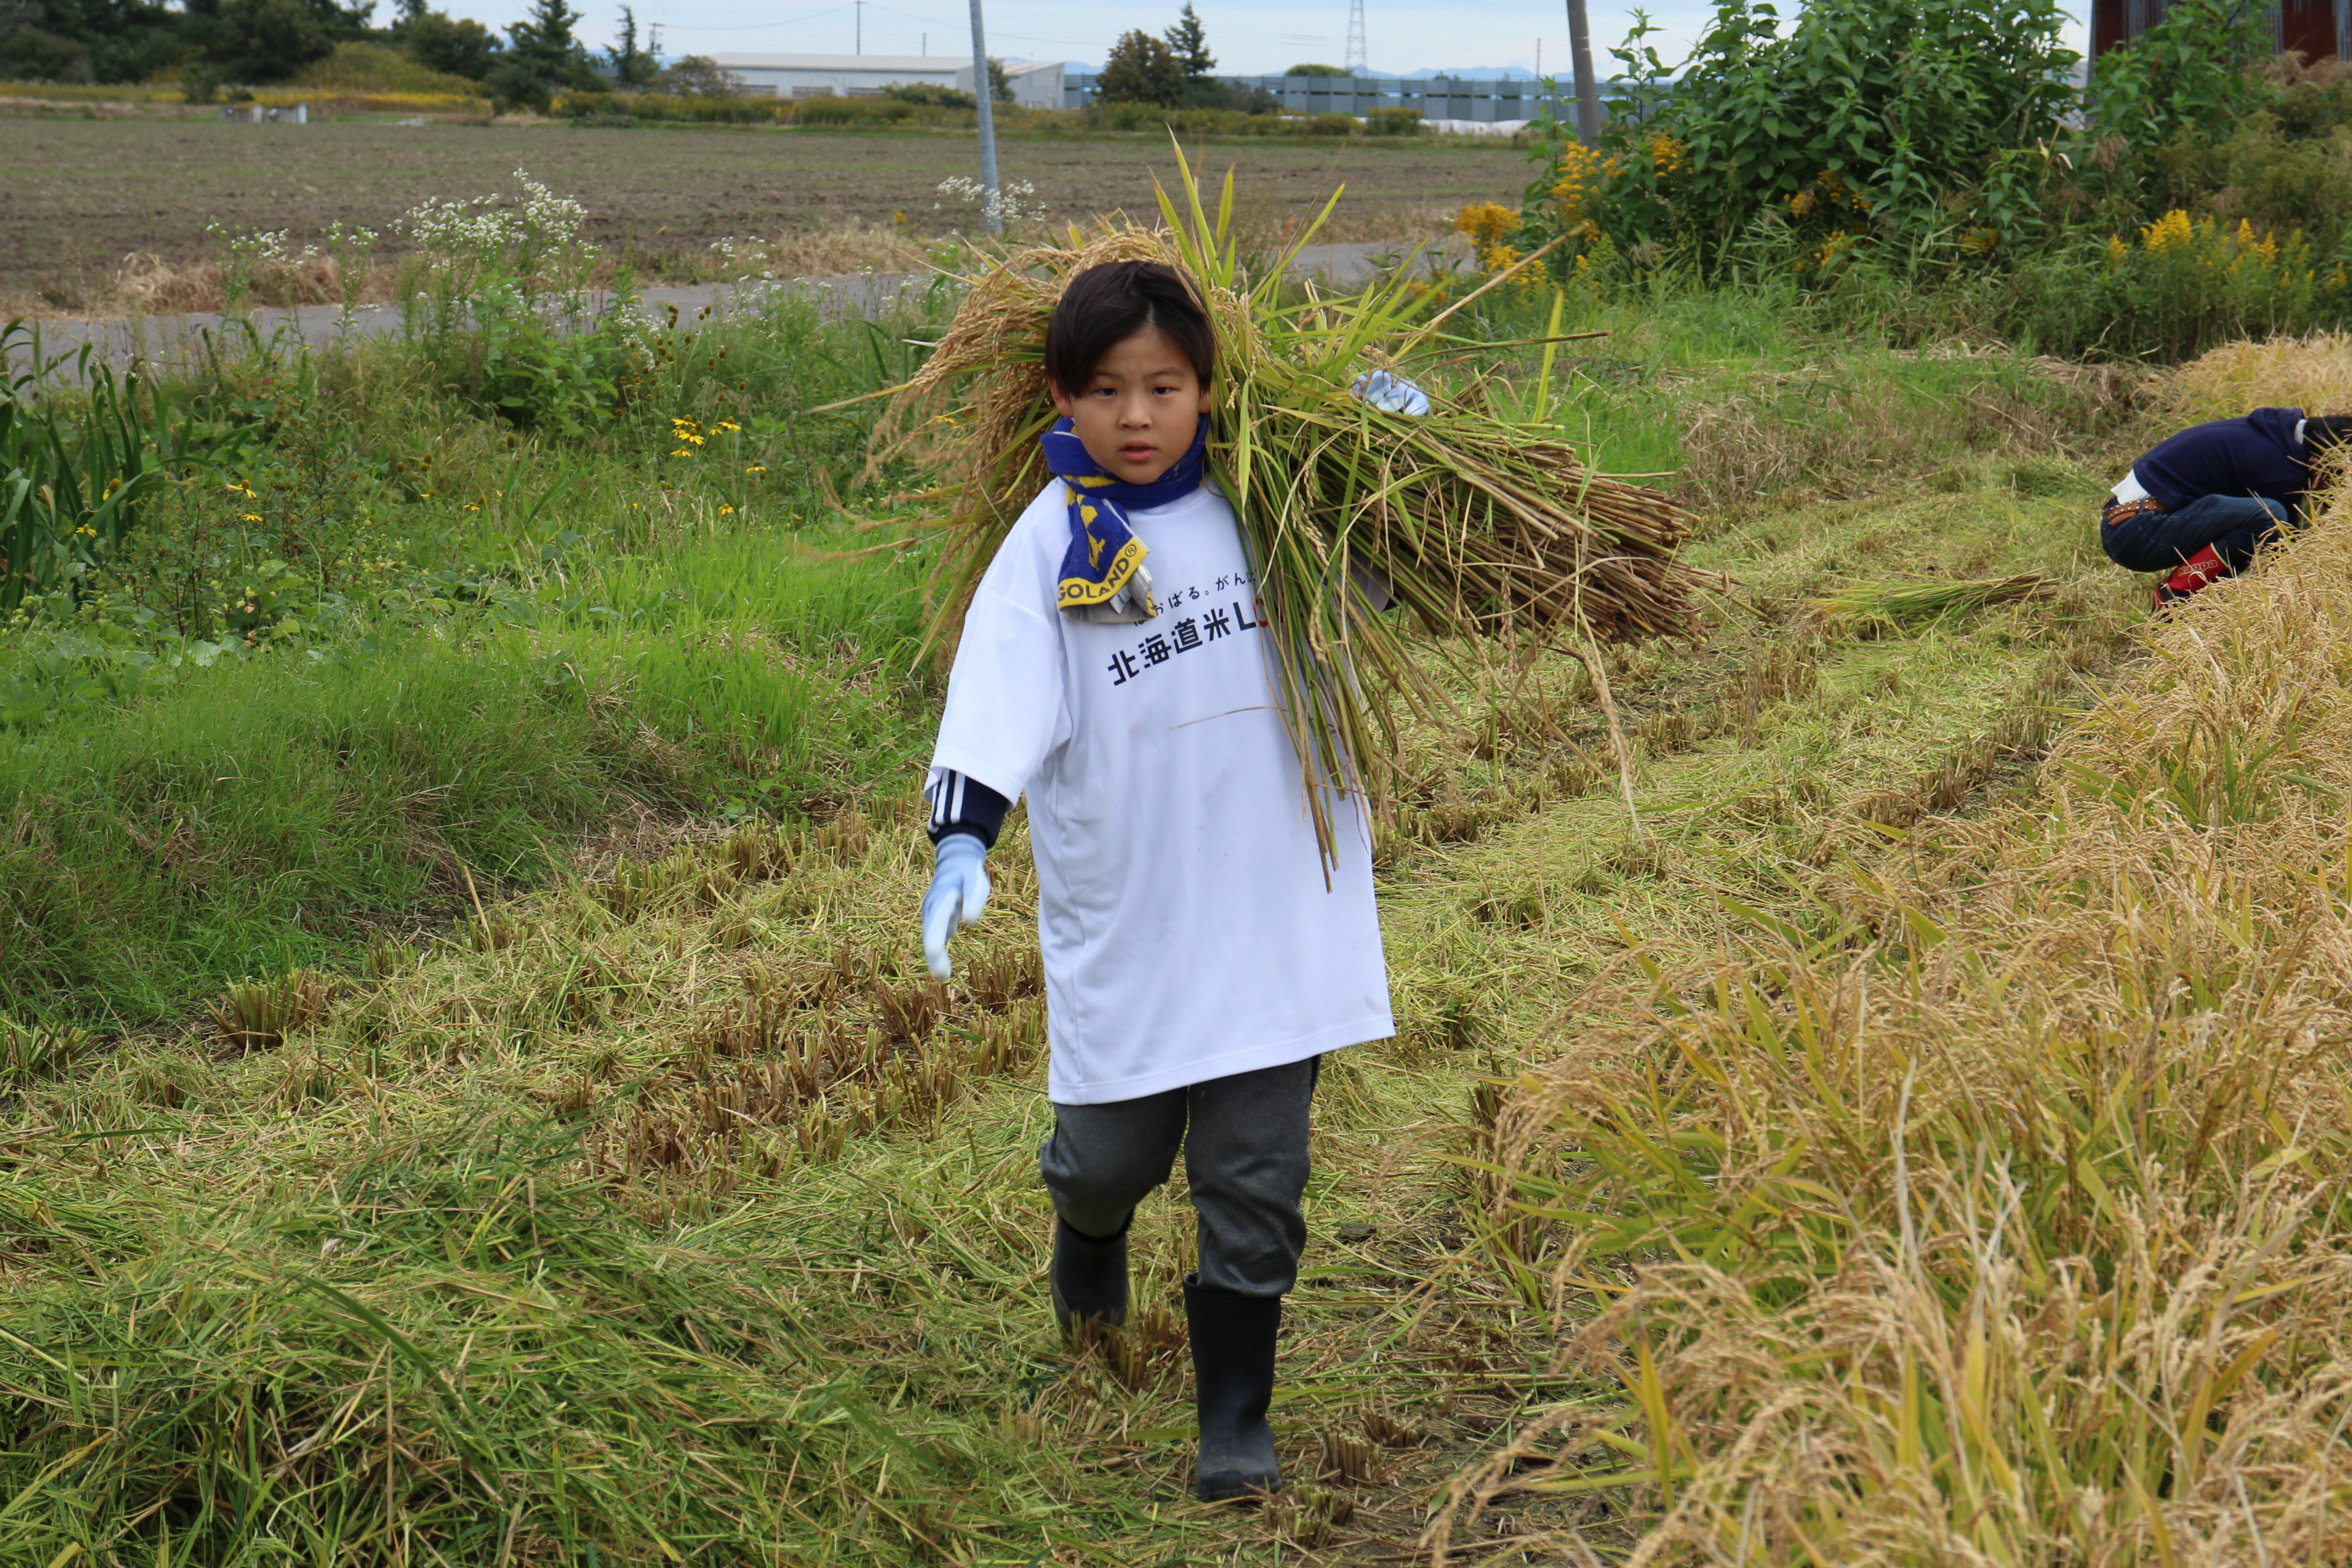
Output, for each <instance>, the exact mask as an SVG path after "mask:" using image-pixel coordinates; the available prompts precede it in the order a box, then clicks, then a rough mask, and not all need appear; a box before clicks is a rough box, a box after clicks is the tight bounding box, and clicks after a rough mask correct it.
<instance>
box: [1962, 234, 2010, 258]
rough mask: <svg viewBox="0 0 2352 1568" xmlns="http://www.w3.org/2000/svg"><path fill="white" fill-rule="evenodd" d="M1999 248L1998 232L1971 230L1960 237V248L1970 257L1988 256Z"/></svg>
mask: <svg viewBox="0 0 2352 1568" xmlns="http://www.w3.org/2000/svg"><path fill="white" fill-rule="evenodd" d="M1960 248H1961V249H1962V250H1965V251H1967V252H1968V253H1969V255H1970V256H1990V255H1991V254H1992V253H1993V252H1994V251H1995V250H1997V249H1999V248H2000V230H1999V229H1997V228H1972V229H1969V231H1968V232H1967V233H1965V234H1963V235H1961V236H1960Z"/></svg>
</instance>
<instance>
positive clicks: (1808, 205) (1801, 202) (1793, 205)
mask: <svg viewBox="0 0 2352 1568" xmlns="http://www.w3.org/2000/svg"><path fill="white" fill-rule="evenodd" d="M1812 210H1813V193H1812V192H1811V191H1798V192H1796V193H1795V194H1793V195H1790V197H1789V213H1790V216H1792V217H1802V216H1805V215H1806V214H1807V213H1809V212H1811V211H1812Z"/></svg>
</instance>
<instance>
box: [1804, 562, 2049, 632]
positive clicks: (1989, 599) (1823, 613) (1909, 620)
mask: <svg viewBox="0 0 2352 1568" xmlns="http://www.w3.org/2000/svg"><path fill="white" fill-rule="evenodd" d="M2057 588H2058V580H2057V579H2056V578H2055V577H2053V576H2051V575H2050V574H2047V573H2044V572H2025V573H2021V574H2018V575H2017V576H2014V577H1980V578H1952V577H1937V578H1933V579H1930V580H1928V581H1926V582H1912V583H1848V584H1845V585H1844V586H1843V587H1842V588H1839V589H1837V590H1836V591H1835V592H1833V593H1830V594H1826V595H1822V597H1821V598H1818V599H1811V600H1808V601H1806V604H1805V608H1806V610H1807V611H1808V612H1809V613H1810V614H1811V616H1813V617H1814V618H1815V619H1818V620H1821V621H1824V622H1831V623H1841V622H1842V623H1844V624H1846V625H1848V626H1882V627H1886V628H1889V629H1893V628H1897V627H1902V626H1918V625H1920V624H1921V623H1923V622H1928V621H1939V620H1942V619H1944V618H1945V617H1946V616H1962V615H1967V614H1968V613H1969V612H1970V611H1971V610H1981V609H1983V608H1985V607H1986V606H1988V605H2006V604H2010V603H2012V602H2014V601H2016V600H2019V599H2041V598H2047V597H2048V596H2049V595H2052V594H2053V593H2055V592H2057Z"/></svg>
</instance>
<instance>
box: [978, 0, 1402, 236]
mask: <svg viewBox="0 0 2352 1568" xmlns="http://www.w3.org/2000/svg"><path fill="white" fill-rule="evenodd" d="M1361 3H1362V0H1358V4H1361ZM971 95H972V97H974V98H976V99H978V100H980V189H981V210H982V212H983V213H985V214H986V215H987V216H988V232H989V233H991V234H1003V232H1004V203H1003V197H1002V196H1000V195H998V194H997V186H996V103H995V100H996V84H995V82H993V81H992V80H991V79H989V75H988V34H987V31H986V30H985V29H984V28H983V27H982V26H981V22H980V0H971Z"/></svg>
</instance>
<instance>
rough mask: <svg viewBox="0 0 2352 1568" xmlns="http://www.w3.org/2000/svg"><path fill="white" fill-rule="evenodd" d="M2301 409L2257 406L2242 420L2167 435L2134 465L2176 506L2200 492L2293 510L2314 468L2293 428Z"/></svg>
mask: <svg viewBox="0 0 2352 1568" xmlns="http://www.w3.org/2000/svg"><path fill="white" fill-rule="evenodd" d="M2302 418H2303V410H2302V409H2300V408H2257V409H2255V410H2254V411H2253V412H2252V414H2249V415H2247V416H2245V417H2244V418H2243V419H2215V420H2212V421H2210V423H2207V424H2203V425H2191V426H2189V428H2188V429H2186V430H2183V431H2181V432H2180V433H2179V435H2177V436H2168V437H2165V438H2164V439H2163V440H2161V441H2159V442H2158V443H2157V444H2156V447H2155V449H2154V450H2153V451H2151V452H2149V453H2148V454H2147V456H2146V457H2145V458H2141V459H2140V460H2139V461H2138V462H2137V463H2134V464H2133V465H2132V475H2133V477H2134V478H2136V479H2138V480H2139V482H2140V484H2141V485H2142V486H2144V487H2145V488H2146V489H2147V493H2148V494H2149V495H2150V496H2151V497H2153V498H2154V499H2155V500H2156V504H2157V505H2158V506H2160V507H2162V508H2164V510H2167V511H2177V510H2179V509H2180V508H2182V507H2184V506H2187V505H2188V504H2189V502H2190V501H2193V500H2197V499H2198V498H2199V497H2200V496H2263V497H2265V498H2267V499H2269V500H2274V501H2277V502H2279V503H2280V504H2282V505H2284V506H2285V507H2288V508H2290V509H2292V510H2298V511H2299V510H2302V507H2303V492H2304V491H2305V490H2306V489H2309V488H2310V486H2311V469H2310V468H2309V467H2308V466H2307V463H2306V458H2308V456H2309V454H2308V453H2306V452H2305V450H2304V446H2303V443H2302V442H2300V441H2298V440H2296V439H2295V438H2294V427H2295V426H2296V424H2297V423H2298V422H2300V421H2301V420H2302Z"/></svg>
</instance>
